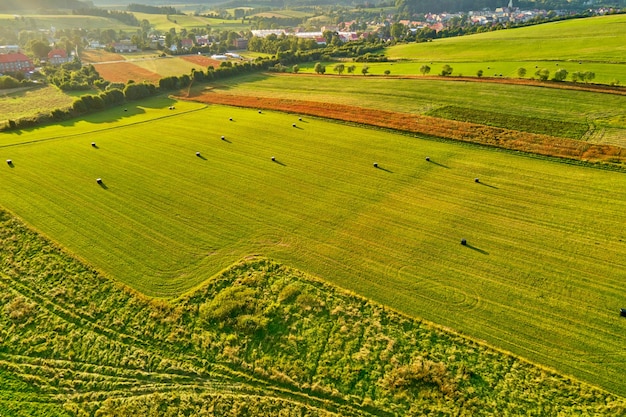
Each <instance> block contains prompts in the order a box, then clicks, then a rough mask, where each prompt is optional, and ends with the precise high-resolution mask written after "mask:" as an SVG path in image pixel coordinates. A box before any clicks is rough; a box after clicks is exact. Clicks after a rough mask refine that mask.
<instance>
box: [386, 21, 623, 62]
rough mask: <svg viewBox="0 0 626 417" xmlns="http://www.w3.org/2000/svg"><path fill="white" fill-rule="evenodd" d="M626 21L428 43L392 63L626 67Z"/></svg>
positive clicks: (398, 50) (394, 52)
mask: <svg viewBox="0 0 626 417" xmlns="http://www.w3.org/2000/svg"><path fill="white" fill-rule="evenodd" d="M624 27H626V16H625V15H613V16H602V17H593V18H587V19H576V20H567V21H562V22H554V23H546V24H542V25H537V26H530V27H525V28H517V29H511V30H501V31H496V32H487V33H482V34H476V35H471V36H463V37H457V38H447V39H438V40H436V41H434V42H429V43H419V44H417V43H414V44H407V45H398V46H395V47H393V48H390V49H389V50H388V55H389V56H390V57H393V58H417V57H419V60H420V61H433V60H435V61H449V62H455V61H481V62H488V61H512V60H519V61H534V60H547V61H555V60H559V61H572V60H573V61H579V60H582V61H596V62H620V63H624V62H626V31H624Z"/></svg>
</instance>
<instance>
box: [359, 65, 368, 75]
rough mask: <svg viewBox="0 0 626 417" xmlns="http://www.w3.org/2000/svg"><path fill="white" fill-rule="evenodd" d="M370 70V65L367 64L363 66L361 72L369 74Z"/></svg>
mask: <svg viewBox="0 0 626 417" xmlns="http://www.w3.org/2000/svg"><path fill="white" fill-rule="evenodd" d="M369 70H370V67H368V66H367V65H363V68H361V74H363V75H367V73H368V72H369Z"/></svg>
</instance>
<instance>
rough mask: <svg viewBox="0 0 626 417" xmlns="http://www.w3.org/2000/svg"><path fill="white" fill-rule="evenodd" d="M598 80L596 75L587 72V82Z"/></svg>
mask: <svg viewBox="0 0 626 417" xmlns="http://www.w3.org/2000/svg"><path fill="white" fill-rule="evenodd" d="M594 78H596V73H595V72H592V71H585V82H586V83H587V82H589V81H593V79H594Z"/></svg>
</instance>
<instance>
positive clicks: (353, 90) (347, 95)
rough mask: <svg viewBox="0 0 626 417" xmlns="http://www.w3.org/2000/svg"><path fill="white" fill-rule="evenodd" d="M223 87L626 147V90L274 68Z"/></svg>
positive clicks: (226, 82) (237, 91) (223, 89)
mask: <svg viewBox="0 0 626 417" xmlns="http://www.w3.org/2000/svg"><path fill="white" fill-rule="evenodd" d="M359 68H360V67H359V66H357V71H358V70H359ZM327 72H328V68H327ZM312 78H313V79H312ZM242 81H245V82H242ZM198 88H201V87H200V86H199V87H198ZM215 90H216V91H219V92H220V93H221V94H234V95H245V96H255V97H268V98H281V99H293V100H300V99H302V98H303V97H306V100H309V101H317V102H322V103H336V104H346V105H351V106H358V107H366V108H371V109H381V110H393V111H396V112H402V113H411V114H425V115H433V116H437V117H443V118H457V119H460V120H464V121H469V122H474V123H479V124H489V125H492V126H497V127H502V128H507V129H515V130H521V131H526V132H530V133H543V134H549V135H552V136H564V137H569V138H572V139H581V140H586V141H589V142H593V143H606V144H613V145H618V146H625V145H626V123H625V120H626V112H625V110H624V100H625V98H624V96H620V95H612V94H604V93H599V92H589V91H573V90H563V89H556V88H543V87H539V86H523V85H511V84H502V83H476V82H469V81H467V82H465V81H458V80H456V81H452V80H446V79H445V78H441V79H432V78H427V79H423V78H422V77H419V76H418V77H415V78H404V79H403V78H393V77H392V78H387V77H385V78H383V77H364V76H362V75H342V76H336V75H298V76H292V75H286V76H281V75H266V74H254V75H249V76H245V78H244V77H241V78H237V79H234V80H220V83H219V85H218V86H217V88H216V89H215ZM198 91H199V90H198ZM372 92H376V93H375V94H372ZM442 123H445V120H443V121H442Z"/></svg>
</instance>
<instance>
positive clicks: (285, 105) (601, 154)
mask: <svg viewBox="0 0 626 417" xmlns="http://www.w3.org/2000/svg"><path fill="white" fill-rule="evenodd" d="M176 98H177V99H179V100H191V101H197V102H201V103H209V104H222V105H229V106H236V107H247V108H259V109H271V110H278V111H283V112H289V113H298V114H306V115H311V116H317V117H323V118H326V119H335V120H340V121H346V122H353V123H358V124H362V125H369V126H376V127H381V128H388V129H393V130H399V131H403V132H411V133H418V134H423V135H428V136H432V137H438V138H444V139H451V140H456V141H462V142H471V143H476V144H480V145H487V146H494V147H499V148H504V149H510V150H514V151H521V152H526V153H532V154H537V155H543V156H550V157H556V158H564V159H570V160H577V161H586V162H594V163H605V164H613V165H619V166H623V165H624V164H625V163H626V151H625V150H624V148H621V147H619V146H614V145H600V144H592V143H588V142H583V141H580V140H574V139H567V138H562V137H555V136H550V135H544V134H535V133H528V132H522V131H518V130H512V129H504V128H500V127H493V126H487V125H483V124H477V123H469V122H463V121H457V120H449V119H442V118H438V117H433V116H424V115H417V114H411V113H400V112H393V111H388V110H380V109H369V108H363V107H357V106H350V105H344V104H336V103H322V102H316V101H306V100H296V99H283V98H270V97H256V96H249V95H234V94H220V93H216V92H212V91H210V92H205V93H201V94H198V95H193V96H188V97H185V96H178V97H176Z"/></svg>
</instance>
